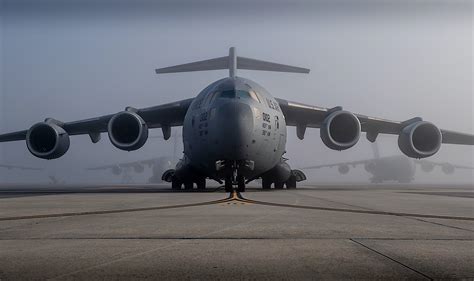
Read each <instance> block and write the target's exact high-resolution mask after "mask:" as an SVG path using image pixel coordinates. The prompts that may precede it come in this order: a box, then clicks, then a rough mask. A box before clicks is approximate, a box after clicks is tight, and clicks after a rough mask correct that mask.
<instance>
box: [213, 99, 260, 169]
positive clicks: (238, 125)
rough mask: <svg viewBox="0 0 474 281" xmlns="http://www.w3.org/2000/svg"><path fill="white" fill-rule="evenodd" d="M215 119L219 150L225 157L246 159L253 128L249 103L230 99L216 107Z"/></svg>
mask: <svg viewBox="0 0 474 281" xmlns="http://www.w3.org/2000/svg"><path fill="white" fill-rule="evenodd" d="M217 120H219V121H218V122H219V130H220V131H221V133H220V137H219V139H220V141H219V144H220V145H221V149H222V150H221V151H224V155H223V157H224V158H226V159H233V160H241V159H248V148H249V147H250V144H251V142H252V133H253V128H254V118H253V112H252V108H251V107H250V105H248V104H246V103H243V102H240V101H232V102H228V103H226V104H223V105H222V106H220V108H219V109H218V114H217Z"/></svg>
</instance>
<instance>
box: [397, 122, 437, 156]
mask: <svg viewBox="0 0 474 281" xmlns="http://www.w3.org/2000/svg"><path fill="white" fill-rule="evenodd" d="M441 142H442V136H441V132H440V130H439V129H438V127H436V126H435V125H433V124H432V123H430V122H426V121H418V122H415V123H413V124H411V125H408V126H406V127H405V128H403V129H402V131H401V132H400V134H399V136H398V147H399V148H400V150H401V151H402V152H403V153H404V154H405V155H406V156H408V157H411V158H425V157H429V156H432V155H433V154H435V153H436V152H438V150H439V148H440V147H441Z"/></svg>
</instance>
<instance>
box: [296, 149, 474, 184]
mask: <svg viewBox="0 0 474 281" xmlns="http://www.w3.org/2000/svg"><path fill="white" fill-rule="evenodd" d="M372 149H373V152H374V158H373V159H366V160H357V161H348V162H340V163H333V164H324V165H316V166H309V167H303V168H301V169H302V170H309V169H320V168H325V167H329V168H331V167H338V171H339V173H340V174H343V175H345V174H347V173H349V170H350V166H352V167H353V168H355V167H356V166H358V165H364V169H365V170H366V171H367V172H368V173H370V174H372V178H370V182H371V183H382V182H384V181H397V182H399V183H410V182H411V181H413V180H414V179H415V172H416V166H417V165H419V166H420V168H421V170H422V171H423V172H431V171H433V170H434V168H435V166H439V167H441V170H442V171H443V172H444V173H445V174H453V173H454V171H455V170H456V169H470V170H472V169H474V167H469V166H462V165H455V164H451V163H447V162H444V163H439V162H433V161H428V160H417V159H412V158H408V157H406V156H404V155H395V156H387V157H380V154H379V149H378V146H377V144H376V143H373V144H372Z"/></svg>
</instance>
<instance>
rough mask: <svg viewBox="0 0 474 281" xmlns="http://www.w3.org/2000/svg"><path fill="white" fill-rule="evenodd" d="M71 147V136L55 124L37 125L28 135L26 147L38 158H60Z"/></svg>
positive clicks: (43, 123)
mask: <svg viewBox="0 0 474 281" xmlns="http://www.w3.org/2000/svg"><path fill="white" fill-rule="evenodd" d="M69 145H70V141H69V135H68V134H67V133H66V131H65V130H64V129H63V128H61V127H60V126H58V125H56V124H54V123H50V122H40V123H37V124H35V125H33V126H31V128H30V129H29V130H28V132H27V133H26V146H27V147H28V150H29V151H30V152H31V154H33V155H34V156H36V157H38V158H42V159H56V158H59V157H61V156H63V155H64V154H65V153H66V152H67V151H68V149H69Z"/></svg>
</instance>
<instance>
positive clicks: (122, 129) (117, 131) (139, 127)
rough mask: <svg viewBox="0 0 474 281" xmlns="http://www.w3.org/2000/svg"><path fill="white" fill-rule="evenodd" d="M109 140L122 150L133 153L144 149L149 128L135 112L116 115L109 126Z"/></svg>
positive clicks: (123, 112)
mask: <svg viewBox="0 0 474 281" xmlns="http://www.w3.org/2000/svg"><path fill="white" fill-rule="evenodd" d="M107 129H108V133H109V139H110V141H111V142H112V144H113V145H114V146H115V147H117V148H118V149H121V150H126V151H132V150H137V149H139V148H140V147H142V146H143V145H144V144H145V142H146V141H147V139H148V126H147V124H146V122H145V121H144V120H143V119H142V118H141V117H140V115H138V114H137V113H135V112H131V111H122V112H119V113H117V114H115V115H114V116H113V117H112V118H111V119H110V121H109V124H108V127H107Z"/></svg>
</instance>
